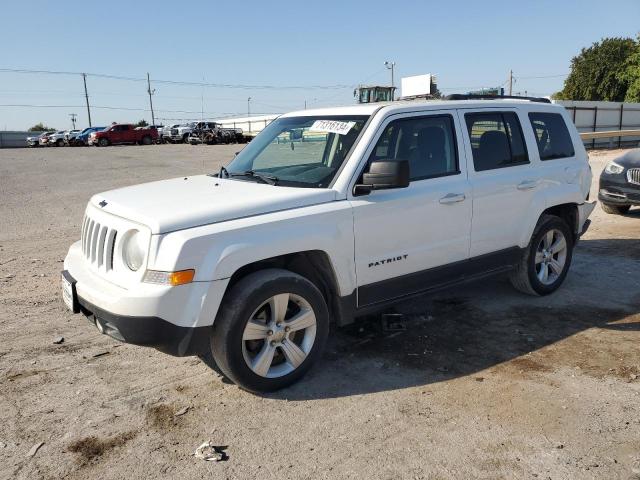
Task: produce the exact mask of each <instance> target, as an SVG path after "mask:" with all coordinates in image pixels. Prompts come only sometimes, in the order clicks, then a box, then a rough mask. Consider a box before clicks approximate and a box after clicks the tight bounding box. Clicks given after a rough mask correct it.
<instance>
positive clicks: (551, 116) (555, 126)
mask: <svg viewBox="0 0 640 480" xmlns="http://www.w3.org/2000/svg"><path fill="white" fill-rule="evenodd" d="M529 120H530V121H531V126H532V127H533V133H535V135H536V143H537V144H538V152H539V153H540V160H554V159H556V158H567V157H573V156H574V155H575V151H574V149H573V142H572V141H571V135H569V130H568V129H567V125H566V124H565V123H564V118H563V117H562V115H560V114H558V113H530V114H529Z"/></svg>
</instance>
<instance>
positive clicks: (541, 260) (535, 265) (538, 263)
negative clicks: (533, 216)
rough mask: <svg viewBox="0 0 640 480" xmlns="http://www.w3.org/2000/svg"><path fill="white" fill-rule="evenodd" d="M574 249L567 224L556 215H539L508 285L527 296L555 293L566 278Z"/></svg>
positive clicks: (571, 234)
mask: <svg viewBox="0 0 640 480" xmlns="http://www.w3.org/2000/svg"><path fill="white" fill-rule="evenodd" d="M561 237H562V239H564V243H563V242H562V239H561ZM554 245H555V250H554ZM563 245H564V247H563ZM573 247H574V237H573V233H572V232H571V229H570V228H569V226H568V225H567V223H566V222H565V221H564V220H562V219H561V218H559V217H556V216H555V215H542V216H541V217H540V219H539V220H538V224H537V225H536V228H535V229H534V231H533V235H532V236H531V241H530V242H529V245H528V246H527V248H526V250H525V252H524V254H523V255H522V258H521V260H520V262H519V263H518V265H517V266H516V269H515V270H514V271H513V273H512V274H511V284H512V285H513V286H514V287H515V288H516V289H517V290H519V291H521V292H523V293H526V294H529V295H549V294H550V293H553V292H555V291H556V290H557V289H558V288H560V285H562V282H564V279H565V277H566V276H567V272H568V271H569V267H570V265H571V259H572V257H573ZM545 271H546V274H545Z"/></svg>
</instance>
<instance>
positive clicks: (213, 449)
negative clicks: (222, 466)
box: [194, 440, 229, 462]
mask: <svg viewBox="0 0 640 480" xmlns="http://www.w3.org/2000/svg"><path fill="white" fill-rule="evenodd" d="M226 449H227V447H222V446H218V445H214V444H213V442H211V440H209V441H208V442H204V443H203V444H202V445H200V446H199V447H198V448H196V451H195V453H194V455H195V457H196V458H201V459H202V460H204V461H206V462H224V461H226V460H228V459H229V456H228V455H227V454H226V453H225V450H226Z"/></svg>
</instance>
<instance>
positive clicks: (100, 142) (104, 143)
mask: <svg viewBox="0 0 640 480" xmlns="http://www.w3.org/2000/svg"><path fill="white" fill-rule="evenodd" d="M97 145H98V146H99V147H107V146H109V140H107V139H106V138H104V137H103V138H101V139H100V140H98V143H97Z"/></svg>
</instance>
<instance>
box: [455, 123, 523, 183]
mask: <svg viewBox="0 0 640 480" xmlns="http://www.w3.org/2000/svg"><path fill="white" fill-rule="evenodd" d="M464 118H465V121H466V123H467V129H468V130H469V138H470V139H471V151H472V153H473V166H474V168H475V170H476V172H481V171H484V170H493V169H496V168H505V167H512V166H515V165H522V164H525V163H529V156H528V155H527V148H526V146H525V143H524V137H523V136H522V128H521V127H520V122H519V121H518V116H517V115H516V114H515V113H513V112H491V113H484V112H483V113H467V114H465V116H464Z"/></svg>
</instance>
